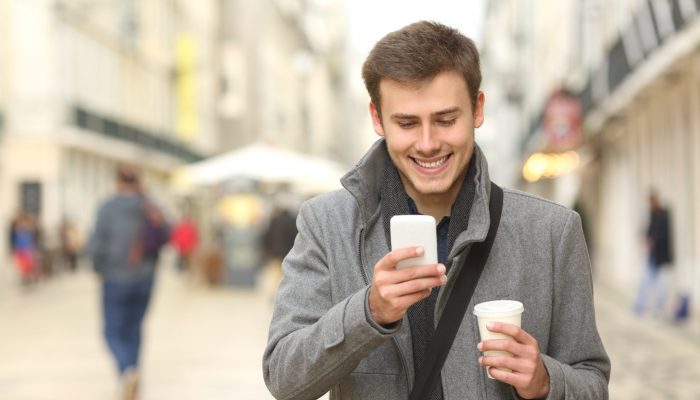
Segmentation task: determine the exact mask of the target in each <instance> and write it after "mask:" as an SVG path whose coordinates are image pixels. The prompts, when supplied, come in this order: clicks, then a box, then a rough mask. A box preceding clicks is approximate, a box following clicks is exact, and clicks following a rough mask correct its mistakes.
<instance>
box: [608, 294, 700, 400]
mask: <svg viewBox="0 0 700 400" xmlns="http://www.w3.org/2000/svg"><path fill="white" fill-rule="evenodd" d="M595 290H596V317H597V322H598V329H599V331H600V335H601V337H602V339H603V344H604V345H605V348H606V350H607V351H608V355H609V356H610V359H611V362H612V374H611V378H610V386H609V388H610V399H613V400H627V399H629V400H636V399H664V400H666V399H676V400H684V399H688V400H698V399H700V362H698V360H700V336H698V335H697V331H696V327H695V325H693V326H689V325H677V324H674V323H673V322H672V321H670V320H668V319H659V318H652V317H638V316H636V315H634V314H633V313H632V311H631V304H632V301H631V299H627V298H625V297H624V296H623V295H621V294H619V293H618V292H615V291H614V290H611V289H610V288H608V287H606V286H604V285H601V284H598V285H597V286H596V288H595ZM696 318H697V316H696Z"/></svg>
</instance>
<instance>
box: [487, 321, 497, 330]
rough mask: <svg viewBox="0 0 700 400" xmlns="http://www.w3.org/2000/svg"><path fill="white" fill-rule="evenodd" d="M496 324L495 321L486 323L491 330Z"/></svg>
mask: <svg viewBox="0 0 700 400" xmlns="http://www.w3.org/2000/svg"><path fill="white" fill-rule="evenodd" d="M495 326H496V324H495V323H493V322H489V323H487V324H486V329H488V330H491V329H493V328H494V327H495Z"/></svg>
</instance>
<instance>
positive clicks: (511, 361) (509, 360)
mask: <svg viewBox="0 0 700 400" xmlns="http://www.w3.org/2000/svg"><path fill="white" fill-rule="evenodd" d="M479 364H481V365H482V366H484V367H487V368H489V367H494V368H508V369H510V370H511V371H512V372H513V373H516V374H524V375H528V374H529V375H532V373H533V372H534V370H535V369H534V363H533V362H532V361H528V360H524V359H521V358H515V357H511V356H508V355H497V356H489V355H484V356H482V357H479Z"/></svg>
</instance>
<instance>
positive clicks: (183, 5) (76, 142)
mask: <svg viewBox="0 0 700 400" xmlns="http://www.w3.org/2000/svg"><path fill="white" fill-rule="evenodd" d="M218 15H219V11H218V5H217V3H215V2H201V3H200V2H190V1H182V0H171V1H160V0H146V1H135V0H126V1H97V0H26V1H25V0H8V1H3V2H0V62H1V65H2V68H3V73H2V74H0V115H2V121H3V123H2V128H0V131H1V132H2V134H1V136H0V193H2V194H3V199H2V202H0V220H1V221H3V224H8V223H9V221H10V219H11V218H12V216H13V214H15V213H16V212H18V211H19V210H24V211H28V212H31V213H34V214H36V215H37V216H38V217H39V220H40V223H41V226H42V228H43V229H44V230H45V238H46V240H47V241H49V242H50V241H51V239H52V237H54V236H53V235H54V232H55V230H56V227H57V226H58V225H59V223H60V221H61V219H63V218H70V219H72V220H73V221H74V222H75V223H76V224H77V226H79V227H80V230H81V231H82V232H83V234H84V235H85V234H87V233H88V231H89V229H90V227H91V224H92V220H93V218H94V213H95V210H96V207H97V206H98V204H99V202H100V201H101V200H103V199H104V198H105V197H106V196H107V195H109V194H110V193H111V192H113V190H114V181H115V179H114V171H115V166H116V165H117V163H119V162H127V163H132V164H135V165H137V166H138V167H139V168H140V169H141V170H142V174H143V180H144V183H145V187H146V189H147V192H148V194H149V195H150V196H152V197H154V198H155V199H156V200H157V201H158V202H159V203H160V204H163V206H164V207H165V208H166V209H168V210H171V211H172V209H173V206H174V204H173V202H174V200H173V196H172V195H171V194H170V193H169V188H168V175H169V173H170V171H171V170H172V169H173V168H174V167H175V166H178V165H182V164H184V163H187V162H191V161H194V160H198V159H200V158H201V157H202V156H203V155H206V154H210V153H212V152H214V151H215V150H217V149H218V148H219V141H220V138H219V134H218V131H217V129H216V125H215V124H216V118H214V113H215V112H216V109H215V100H216V94H217V91H216V89H217V87H216V82H217V80H216V78H217V70H216V68H217V64H216V63H215V45H216V40H217V32H218V30H217V28H218V26H217V23H218V22H219V21H218V18H217V16H218ZM6 231H7V229H3V230H2V235H3V237H2V238H3V239H4V235H5V234H6ZM3 241H4V242H6V240H3ZM48 245H51V243H48Z"/></svg>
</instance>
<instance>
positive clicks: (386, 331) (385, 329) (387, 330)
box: [365, 286, 402, 335]
mask: <svg viewBox="0 0 700 400" xmlns="http://www.w3.org/2000/svg"><path fill="white" fill-rule="evenodd" d="M369 289H370V287H369V286H367V288H366V289H365V318H366V319H367V323H368V324H369V325H370V326H371V327H372V328H374V329H375V330H376V331H377V332H378V333H380V334H382V335H392V334H394V333H396V332H398V330H399V329H400V328H401V321H402V319H400V320H398V321H396V322H394V323H392V324H389V325H381V324H379V323H377V321H375V320H374V318H372V312H371V311H370V310H369Z"/></svg>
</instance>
